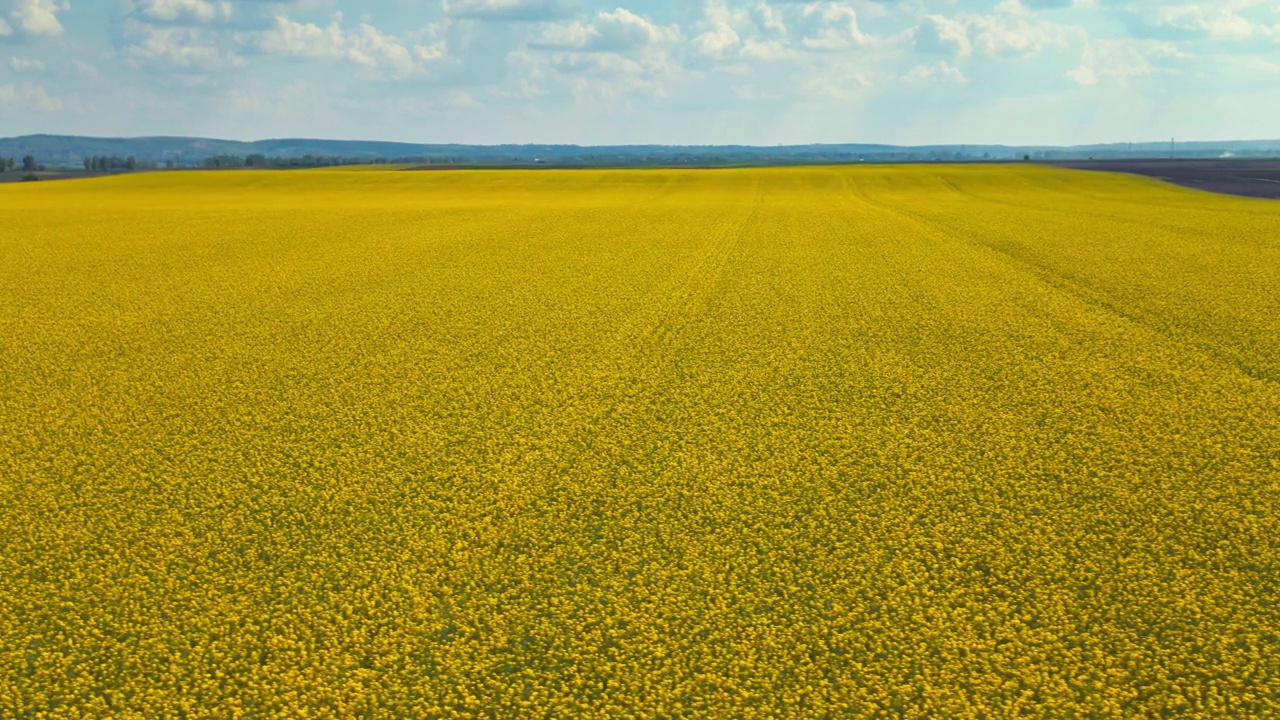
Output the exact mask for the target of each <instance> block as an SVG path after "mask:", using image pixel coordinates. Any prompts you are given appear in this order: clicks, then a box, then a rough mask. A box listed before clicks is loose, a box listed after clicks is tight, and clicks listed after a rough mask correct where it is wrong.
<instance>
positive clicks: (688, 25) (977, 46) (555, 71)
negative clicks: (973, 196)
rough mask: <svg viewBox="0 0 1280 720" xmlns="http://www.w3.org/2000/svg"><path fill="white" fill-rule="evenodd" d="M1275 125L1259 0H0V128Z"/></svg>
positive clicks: (640, 138)
mask: <svg viewBox="0 0 1280 720" xmlns="http://www.w3.org/2000/svg"><path fill="white" fill-rule="evenodd" d="M34 132H51V133H75V134H89V135H111V136H117V135H158V134H168V135H203V136H214V137H226V138H236V139H260V138H270V137H300V136H302V137H329V138H351V139H357V138H359V139H383V140H403V141H411V142H468V143H499V142H559V143H583V144H600V143H678V144H712V143H752V144H766V145H767V144H775V143H807V142H889V143H904V144H924V143H974V144H977V143H996V142H1001V143H1010V144H1039V143H1046V144H1075V143H1086V142H1106V141H1141V140H1156V139H1164V138H1169V137H1177V138H1179V139H1186V140H1193V139H1201V140H1209V139H1252V138H1271V137H1275V136H1278V135H1280V0H1216V1H1215V2H1184V1H1182V0H1174V1H1172V2H1165V1H1162V0H902V1H897V0H829V1H826V0H824V1H819V2H804V1H800V0H609V1H608V2H598V1H597V0H365V1H364V2H354V1H352V0H293V1H291V2H283V1H281V2H277V1H272V0H0V135H17V134H25V133H34Z"/></svg>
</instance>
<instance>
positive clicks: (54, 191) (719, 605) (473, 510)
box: [0, 166, 1280, 720]
mask: <svg viewBox="0 0 1280 720" xmlns="http://www.w3.org/2000/svg"><path fill="white" fill-rule="evenodd" d="M0 211H2V214H3V230H2V231H0V717H3V718H42V719H43V718H66V719H71V718H77V719H78V718H98V717H113V718H138V719H147V720H151V719H156V718H302V717H308V718H430V717H440V718H449V717H459V718H461V717H466V718H471V717H493V718H523V717H530V718H576V717H617V718H628V717H630V718H677V717H678V718H701V717H708V718H782V717H787V718H818V717H837V716H838V717H855V718H856V717H880V718H889V717H895V718H897V717H901V718H926V717H928V718H991V719H993V720H994V719H999V718H1012V717H1023V716H1025V717H1048V718H1120V717H1169V716H1176V717H1202V718H1223V717H1247V718H1263V717H1275V716H1278V715H1280V639H1278V636H1280V565H1278V564H1277V563H1278V562H1280V522H1278V520H1280V204H1277V203H1269V202H1266V201H1257V200H1245V199H1235V198H1228V197H1221V196H1214V195H1209V194H1205V193H1199V192H1195V191H1191V190H1183V189H1178V188H1174V187H1171V186H1165V185H1162V184H1160V183H1157V182H1155V181H1150V180H1144V179H1137V178H1129V177H1122V176H1115V175H1107V174H1084V173H1074V172H1070V171H1061V170H1053V169H1044V168H1035V167H1029V166H1000V167H979V166H972V167H965V166H932V167H857V168H834V167H833V168H792V169H765V170H718V171H657V170H652V171H563V172H562V171H543V172H519V171H510V172H508V171H487V172H486V171H480V172H405V171H385V172H368V171H360V172H349V171H327V172H269V171H268V172H207V173H154V174H139V175H132V176H126V177H116V178H103V179H96V180H85V181H74V182H63V183H30V184H22V185H8V186H3V187H0Z"/></svg>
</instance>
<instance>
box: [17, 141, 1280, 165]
mask: <svg viewBox="0 0 1280 720" xmlns="http://www.w3.org/2000/svg"><path fill="white" fill-rule="evenodd" d="M27 155H31V156H34V157H35V158H36V159H37V160H38V161H39V162H40V163H43V164H47V165H49V166H72V167H75V166H79V165H81V163H82V162H83V161H84V158H86V157H96V156H114V157H134V158H136V159H137V160H138V161H140V162H154V163H170V162H172V163H175V164H178V165H199V164H202V163H204V162H206V161H207V160H209V159H210V158H217V157H220V156H238V157H245V156H250V155H261V156H264V157H267V158H277V159H302V158H308V157H310V158H317V157H323V158H340V159H343V160H345V161H349V162H350V161H365V162H376V161H387V162H390V161H395V160H400V161H408V162H425V163H433V164H451V163H452V164H490V165H492V164H516V165H535V164H547V165H558V166H587V165H590V166H605V165H732V164H792V163H804V162H815V163H821V162H858V161H876V162H894V161H942V160H1011V159H1022V158H1023V157H1024V156H1031V157H1032V158H1033V159H1037V160H1070V159H1089V158H1099V159H1101V158H1155V157H1170V156H1171V155H1172V156H1176V157H1183V158H1192V157H1222V156H1224V155H1238V156H1246V157H1258V156H1275V155H1280V140H1251V141H1223V142H1188V143H1176V144H1175V145H1173V146H1172V148H1171V145H1170V143H1168V142H1152V143H1111V144H1104V145H1080V146H1072V147H1055V146H1006V145H923V146H897V145H875V144H829V145H827V144H818V145H785V146H776V147H775V146H750V145H690V146H678V145H606V146H579V145H455V144H413V143H395V142H370V141H360V140H319V139H306V138H297V139H279V140H259V141H256V142H241V141H236V140H217V139H211V138H191V137H140V138H98V137H80V136H68V135H27V136H23V137H15V138H3V139H0V157H14V158H18V159H21V158H22V157H24V156H27Z"/></svg>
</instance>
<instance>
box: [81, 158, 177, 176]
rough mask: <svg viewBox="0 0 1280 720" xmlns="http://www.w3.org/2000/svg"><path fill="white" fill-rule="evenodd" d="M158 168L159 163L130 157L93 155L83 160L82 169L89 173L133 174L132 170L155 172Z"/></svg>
mask: <svg viewBox="0 0 1280 720" xmlns="http://www.w3.org/2000/svg"><path fill="white" fill-rule="evenodd" d="M158 167H160V164H159V163H155V162H149V161H146V160H142V161H139V160H138V159H137V158H135V157H133V156H132V155H130V156H129V157H116V156H113V155H94V156H90V157H86V158H85V159H84V169H85V170H88V171H90V172H133V171H134V170H155V169H156V168H158Z"/></svg>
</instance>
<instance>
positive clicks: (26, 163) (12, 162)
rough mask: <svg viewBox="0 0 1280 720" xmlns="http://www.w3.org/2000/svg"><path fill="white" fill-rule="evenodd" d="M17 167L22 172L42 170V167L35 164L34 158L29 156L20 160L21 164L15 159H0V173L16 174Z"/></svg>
mask: <svg viewBox="0 0 1280 720" xmlns="http://www.w3.org/2000/svg"><path fill="white" fill-rule="evenodd" d="M19 165H21V166H22V172H27V173H33V172H38V171H40V170H44V166H43V165H41V164H40V163H38V162H36V159H35V157H34V156H31V155H28V156H26V157H24V158H22V162H21V163H19V162H18V160H17V158H0V172H16V171H17V170H18V166H19Z"/></svg>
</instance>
